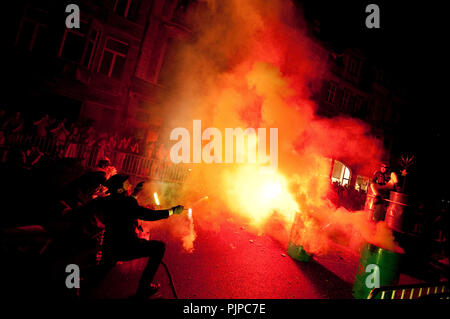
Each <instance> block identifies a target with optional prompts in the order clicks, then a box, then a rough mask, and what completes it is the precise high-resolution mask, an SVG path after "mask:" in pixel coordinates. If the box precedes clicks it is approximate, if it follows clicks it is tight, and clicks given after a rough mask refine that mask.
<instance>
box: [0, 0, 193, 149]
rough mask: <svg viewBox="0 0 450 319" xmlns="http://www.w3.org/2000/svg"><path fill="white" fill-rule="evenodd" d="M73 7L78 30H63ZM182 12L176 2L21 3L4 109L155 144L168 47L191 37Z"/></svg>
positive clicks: (15, 8) (13, 14)
mask: <svg viewBox="0 0 450 319" xmlns="http://www.w3.org/2000/svg"><path fill="white" fill-rule="evenodd" d="M69 3H74V4H77V5H78V6H79V8H80V20H81V21H80V22H81V23H80V28H72V29H69V28H67V27H66V25H65V19H66V18H67V16H69V13H66V12H65V8H66V6H67V5H68V4H69ZM183 10H184V8H183V2H182V1H177V0H97V1H87V0H86V1H85V0H80V1H60V0H47V1H45V0H44V1H18V2H15V3H14V4H13V5H11V8H10V9H9V10H8V12H9V14H10V18H9V20H10V21H9V23H8V25H9V27H8V34H9V37H8V39H7V45H6V48H5V49H4V51H6V54H7V58H6V59H7V61H8V66H7V68H6V74H5V75H6V77H7V78H8V79H9V81H8V82H9V85H10V86H9V88H8V87H4V89H5V94H6V95H7V96H8V98H7V99H6V101H4V102H3V103H5V104H7V106H9V107H11V108H15V109H18V110H22V109H26V110H27V112H32V113H39V112H40V113H49V114H50V115H52V116H54V117H59V118H67V119H68V120H69V121H72V122H73V121H75V120H80V119H81V120H83V121H88V122H91V123H92V124H93V125H94V127H95V128H97V129H98V130H99V131H109V132H111V131H119V132H123V131H127V132H128V133H131V134H135V133H136V134H140V135H141V136H138V138H141V139H144V140H153V141H154V140H156V139H157V136H158V130H159V127H160V126H161V123H162V121H163V117H162V114H164V112H162V111H161V110H160V108H159V106H158V104H157V99H156V97H157V96H158V93H159V91H161V90H164V85H162V83H161V80H160V71H161V67H162V65H163V63H164V57H165V52H166V47H167V44H168V43H169V42H170V40H171V39H173V38H179V37H183V36H185V35H187V34H189V32H190V31H189V30H188V28H186V27H185V26H184V25H182V24H180V23H179V22H177V20H178V17H179V16H180V12H181V13H182V11H183ZM4 53H5V52H4ZM35 116H38V114H35Z"/></svg>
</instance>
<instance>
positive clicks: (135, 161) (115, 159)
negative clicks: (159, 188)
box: [2, 134, 188, 183]
mask: <svg viewBox="0 0 450 319" xmlns="http://www.w3.org/2000/svg"><path fill="white" fill-rule="evenodd" d="M12 145H19V146H22V147H33V146H35V147H37V148H38V149H39V150H40V151H41V152H42V153H44V154H46V155H48V156H60V157H64V158H77V159H79V160H80V162H81V165H82V166H83V167H85V168H95V167H96V166H97V163H98V161H99V160H100V159H102V158H104V157H108V158H109V159H110V161H111V165H113V166H114V167H115V168H116V169H117V171H118V172H120V173H123V174H127V175H133V176H137V177H141V178H150V179H152V180H157V181H164V182H172V183H183V182H184V180H185V179H186V177H187V174H188V169H187V167H186V166H185V165H182V164H173V163H171V162H167V161H161V160H157V159H153V158H148V157H143V156H139V155H136V154H132V153H126V152H121V151H117V150H107V149H104V148H101V147H97V146H91V145H87V144H83V143H70V142H69V143H66V144H65V145H59V144H58V142H57V140H56V139H55V138H53V137H52V136H48V137H40V136H34V135H26V134H20V135H11V136H8V138H7V140H6V143H5V146H6V147H8V146H12ZM3 155H4V156H2V159H4V158H6V154H3Z"/></svg>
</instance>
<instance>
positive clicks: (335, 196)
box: [328, 182, 366, 211]
mask: <svg viewBox="0 0 450 319" xmlns="http://www.w3.org/2000/svg"><path fill="white" fill-rule="evenodd" d="M328 198H329V199H330V200H331V202H332V203H333V204H334V205H335V206H336V207H344V208H345V209H347V210H349V211H360V210H363V209H364V203H365V201H366V192H365V191H364V190H362V189H360V190H357V189H356V188H354V187H349V185H341V184H340V183H339V182H334V183H333V184H332V187H331V189H330V192H329V194H328Z"/></svg>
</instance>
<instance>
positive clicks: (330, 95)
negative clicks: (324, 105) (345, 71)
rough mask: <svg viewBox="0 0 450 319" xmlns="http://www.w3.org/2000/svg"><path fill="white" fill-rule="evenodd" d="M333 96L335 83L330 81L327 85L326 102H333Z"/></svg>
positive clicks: (334, 94)
mask: <svg viewBox="0 0 450 319" xmlns="http://www.w3.org/2000/svg"><path fill="white" fill-rule="evenodd" d="M335 96H336V85H335V84H334V83H333V82H330V86H329V87H328V92H327V102H328V103H331V104H333V103H334V98H335Z"/></svg>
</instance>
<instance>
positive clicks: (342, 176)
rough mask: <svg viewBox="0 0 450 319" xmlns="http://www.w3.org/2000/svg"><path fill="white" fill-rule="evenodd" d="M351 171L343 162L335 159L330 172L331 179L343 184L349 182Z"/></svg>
mask: <svg viewBox="0 0 450 319" xmlns="http://www.w3.org/2000/svg"><path fill="white" fill-rule="evenodd" d="M350 179H351V172H350V169H349V168H348V167H347V166H345V165H344V164H343V163H341V162H339V161H337V160H335V161H334V166H333V171H332V173H331V181H332V182H333V183H334V182H338V183H339V184H340V185H342V186H345V185H349V184H350Z"/></svg>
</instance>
